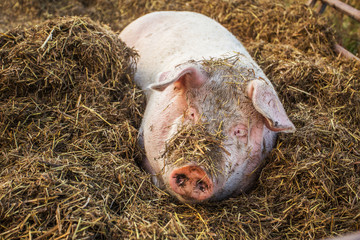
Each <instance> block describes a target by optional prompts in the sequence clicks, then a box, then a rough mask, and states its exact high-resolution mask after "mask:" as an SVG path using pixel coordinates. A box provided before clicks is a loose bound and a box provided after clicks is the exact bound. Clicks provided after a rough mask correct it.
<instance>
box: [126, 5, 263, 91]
mask: <svg viewBox="0 0 360 240" xmlns="http://www.w3.org/2000/svg"><path fill="white" fill-rule="evenodd" d="M120 38H121V39H122V40H123V41H125V43H126V44H127V45H129V46H130V47H134V48H135V49H136V50H137V51H138V53H139V55H140V59H139V60H138V63H137V72H136V74H135V82H136V83H137V84H138V85H139V86H140V87H141V88H142V89H146V88H147V87H148V86H149V85H150V84H151V83H154V82H155V81H156V80H157V77H158V74H159V73H161V72H165V71H171V70H173V69H174V67H175V66H177V65H179V64H182V63H184V62H188V61H190V60H195V61H198V60H203V59H212V58H226V57H229V56H233V55H234V54H237V53H240V57H243V61H242V64H243V67H248V68H251V69H254V71H255V72H259V74H260V75H259V77H262V78H265V79H266V77H265V75H264V74H263V73H262V71H261V70H260V68H259V67H258V66H257V65H256V63H255V62H254V61H253V60H252V59H251V57H250V55H249V53H248V52H247V51H246V49H245V48H244V47H243V45H242V44H241V43H240V42H239V40H237V39H236V38H235V36H234V35H232V34H231V33H230V32H229V31H228V30H226V29H225V28H224V27H223V26H221V25H220V24H219V23H217V22H216V21H214V20H213V19H211V18H209V17H206V16H204V15H201V14H199V13H194V12H166V11H165V12H153V13H150V14H147V15H145V16H143V17H141V18H139V19H137V20H135V21H134V22H132V23H131V24H130V25H128V26H127V27H126V28H125V29H124V30H123V31H122V32H121V33H120Z"/></svg>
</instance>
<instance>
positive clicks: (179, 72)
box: [149, 66, 207, 91]
mask: <svg viewBox="0 0 360 240" xmlns="http://www.w3.org/2000/svg"><path fill="white" fill-rule="evenodd" d="M206 79H207V77H206V76H205V75H204V73H202V71H201V70H200V69H199V68H198V67H197V66H190V67H186V68H181V69H175V70H174V71H169V72H162V73H159V74H158V80H157V82H156V83H153V84H150V86H149V88H150V89H153V90H157V91H163V90H165V89H166V88H167V87H168V86H170V85H171V84H174V85H175V86H176V87H177V88H199V87H201V86H202V85H203V84H204V83H205V81H206Z"/></svg>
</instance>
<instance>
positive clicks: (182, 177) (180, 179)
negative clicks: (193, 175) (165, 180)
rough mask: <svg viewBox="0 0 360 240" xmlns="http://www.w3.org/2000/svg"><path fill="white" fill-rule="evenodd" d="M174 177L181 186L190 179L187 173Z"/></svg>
mask: <svg viewBox="0 0 360 240" xmlns="http://www.w3.org/2000/svg"><path fill="white" fill-rule="evenodd" d="M174 178H176V180H175V181H176V184H177V185H179V186H180V187H183V186H185V182H186V181H187V180H189V179H188V178H187V177H186V175H185V174H177V175H176V176H175V177H174Z"/></svg>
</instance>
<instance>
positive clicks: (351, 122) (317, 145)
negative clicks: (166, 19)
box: [0, 0, 360, 239]
mask: <svg viewBox="0 0 360 240" xmlns="http://www.w3.org/2000/svg"><path fill="white" fill-rule="evenodd" d="M5 2H6V1H5ZM15 2H17V1H15ZM19 2H20V1H19ZM26 2H27V3H29V5H31V1H30V2H29V1H26ZM49 2H52V1H42V3H43V4H45V6H48V7H51V4H49ZM60 2H63V3H64V4H68V3H69V2H67V1H60ZM83 2H85V1H72V5H71V6H77V5H78V6H81V7H82V8H83V12H82V13H80V14H84V15H89V16H91V17H92V18H93V19H96V20H99V21H102V22H103V23H107V24H109V25H110V26H111V27H112V28H113V29H115V30H120V29H121V28H122V27H123V26H124V25H126V24H127V23H128V22H130V21H131V20H133V19H135V18H136V17H138V16H140V15H142V14H144V13H147V12H150V11H154V10H192V11H198V12H202V13H204V14H206V15H208V16H211V17H213V18H215V19H217V20H218V21H220V22H221V23H222V24H223V25H225V26H226V27H227V28H228V29H230V30H231V31H232V32H233V33H234V34H235V35H236V36H237V37H239V38H240V39H242V40H243V42H244V44H245V45H246V47H247V48H248V49H249V51H250V52H251V54H252V55H253V56H254V58H255V59H256V60H257V61H258V62H259V63H260V65H261V66H262V68H263V69H264V70H265V72H266V74H267V75H268V76H269V78H270V79H271V80H272V82H273V83H274V85H275V87H276V89H277V91H278V93H279V95H280V98H281V99H282V100H283V102H284V105H285V108H286V110H287V112H288V113H289V116H290V118H291V119H292V120H293V122H294V123H295V125H296V127H297V132H296V133H295V134H292V135H289V134H281V135H280V137H279V141H278V144H277V146H276V148H275V149H274V151H273V152H272V154H271V155H270V156H269V158H268V164H267V165H266V166H265V168H264V169H263V171H262V172H261V175H260V178H259V183H258V185H257V186H256V188H255V189H254V190H253V191H252V192H250V193H249V194H244V195H241V196H239V197H237V198H233V199H229V200H226V201H222V202H220V203H209V204H206V205H192V206H191V205H187V204H180V203H178V202H176V201H175V200H174V199H173V198H171V197H169V196H168V195H167V194H166V193H164V192H162V191H160V190H159V189H157V188H155V187H154V186H153V185H152V184H151V183H150V181H149V177H148V175H147V174H145V173H144V172H141V171H140V170H139V169H138V168H137V166H136V165H135V163H134V158H135V159H136V156H134V155H136V152H137V151H136V150H135V147H134V144H135V136H136V129H135V128H136V127H137V126H138V124H139V121H140V118H139V116H140V115H139V111H140V112H141V108H139V107H140V104H141V102H142V101H141V97H140V95H139V92H138V91H137V90H136V89H134V88H133V86H132V84H131V82H130V81H129V78H128V77H126V75H129V76H130V77H131V71H130V72H129V71H128V70H129V68H128V67H129V65H128V63H129V57H130V56H133V55H132V54H133V53H130V52H129V50H128V49H127V48H125V46H123V45H122V44H121V42H119V41H118V40H116V38H115V37H114V35H113V34H112V33H111V32H110V31H109V30H107V29H104V28H101V27H99V26H98V25H97V24H95V23H93V22H91V21H90V20H89V19H85V20H84V19H67V20H66V19H64V20H56V21H55V20H54V21H53V22H48V23H46V24H43V25H41V26H39V27H37V28H36V27H35V28H33V29H28V30H12V31H10V32H8V33H6V35H7V36H2V37H1V38H0V42H1V44H0V48H1V50H0V54H1V63H2V66H1V72H0V81H1V87H0V91H1V98H0V100H1V125H0V126H1V128H0V129H1V131H0V133H1V140H0V142H1V150H2V152H3V153H2V155H1V157H0V159H1V160H0V164H1V168H0V169H1V173H0V176H1V182H0V203H1V204H0V232H1V233H0V238H4V239H15V238H16V239H18V238H37V237H39V238H52V239H56V238H76V239H80V238H85V239H88V238H99V239H118V238H130V239H134V238H168V239H179V238H181V239H186V238H190V239H193V238H198V239H209V238H210V239H230V238H234V239H318V238H322V237H326V236H330V235H339V234H343V233H346V232H351V231H355V230H359V229H360V214H359V213H360V204H359V200H360V199H359V198H360V151H359V149H360V132H359V131H360V130H359V129H360V128H359V126H360V92H359V89H360V85H359V79H360V66H359V64H358V63H355V62H352V61H350V60H346V59H342V58H338V57H337V56H336V55H335V54H334V52H333V50H332V44H333V42H334V32H333V30H331V28H330V27H328V25H327V24H326V23H325V22H324V21H323V20H322V19H319V18H317V17H316V16H315V15H314V14H313V12H312V11H311V10H310V9H308V8H307V7H306V6H304V5H300V4H295V5H291V6H289V7H285V6H284V5H283V4H282V2H280V1H267V0H254V1H245V0H239V1H220V0H218V1H206V0H200V1H199V0H197V1H156V0H152V1H151V0H147V1H145V0H144V1H102V0H97V1H96V0H93V1H90V2H88V3H86V4H85V3H83ZM104 2H108V3H107V4H105V3H104ZM109 4H111V5H112V6H113V8H111V9H109V8H108V6H109ZM32 6H34V8H36V6H37V5H32ZM42 6H44V5H42ZM68 6H70V5H64V6H63V8H58V9H59V11H54V12H53V15H52V16H50V15H48V14H47V12H49V11H45V10H43V8H41V10H39V9H36V10H37V11H39V12H38V13H40V14H34V15H33V16H36V18H34V19H32V20H33V21H40V20H43V19H46V18H48V17H53V16H59V15H61V14H66V9H69V7H68ZM64 9H65V10H64ZM94 9H96V10H94ZM69 12H70V13H69V14H72V12H71V11H69ZM110 12H112V13H113V14H112V15H107V13H110ZM14 15H15V14H14ZM18 15H19V14H18ZM106 15H107V16H106ZM112 16H121V17H120V18H118V19H117V20H116V21H115V20H114V19H112V18H111V17H112ZM61 24H64V27H61V31H60V30H59V29H58V28H57V27H56V26H60V25H61ZM84 25H86V26H87V27H86V28H83V27H79V28H76V27H74V28H72V30H71V31H70V29H71V26H84ZM2 27H3V29H8V28H6V27H4V26H2ZM36 29H37V30H36ZM53 29H55V30H54V32H53V34H54V35H53V39H52V40H49V41H48V42H47V44H45V46H44V48H43V49H41V46H42V44H43V43H44V42H45V40H46V38H47V37H48V36H49V34H50V33H51V31H52V30H53ZM75 29H78V31H75ZM70 32H71V34H70ZM81 32H85V33H86V32H87V35H86V34H85V35H86V36H82V37H81V38H79V37H76V35H77V34H80V33H81ZM35 33H37V34H35ZM55 33H56V34H55ZM56 36H60V38H62V39H63V40H66V39H69V40H70V37H69V36H73V38H72V41H69V40H67V42H66V43H65V42H59V41H60V39H59V40H56V38H55V37H56ZM61 36H62V37H61ZM90 36H91V37H90ZM100 36H102V37H100ZM103 36H107V37H105V38H104V37H103ZM111 36H112V37H111ZM82 39H84V42H83V40H82ZM104 39H108V40H107V42H106V43H105V44H103V45H101V46H102V47H103V48H100V49H98V50H96V49H97V48H95V49H93V50H91V51H90V49H92V48H91V47H92V46H94V45H97V44H100V43H101V42H102V41H103V40H104ZM73 41H75V42H76V41H77V43H76V44H73V45H71V42H73ZM56 42H58V43H59V44H56ZM109 46H111V47H109ZM62 47H64V50H65V49H66V50H67V49H69V50H67V51H65V52H62V51H61V49H62ZM81 47H83V48H82V50H81V51H77V49H78V48H81ZM88 48H90V49H89V52H87V49H88ZM52 49H53V50H54V51H53V50H52ZM110 49H111V51H109V50H110ZM114 49H117V50H114ZM59 50H60V51H59ZM73 51H74V53H73ZM63 53H66V54H65V55H63ZM102 53H104V54H105V55H102V56H101V57H99V58H94V59H92V58H93V57H94V54H95V55H96V54H102ZM112 54H115V56H114V55H112ZM9 56H11V58H10V57H9ZM110 56H114V58H112V57H110ZM124 56H127V57H124ZM82 59H83V60H84V61H82ZM85 59H86V60H85ZM109 59H110V60H109ZM111 59H112V60H111ZM119 59H122V60H119ZM119 61H120V62H119ZM62 62H63V65H61V64H60V63H62ZM103 62H104V63H105V64H104V65H102V67H97V66H98V65H97V64H99V63H103ZM52 63H53V64H52ZM89 63H90V64H89ZM33 69H34V70H33ZM59 69H60V70H59ZM105 69H107V70H105ZM116 69H117V71H115V70H116ZM125 69H128V70H125ZM130 69H131V68H130ZM49 70H51V71H50V72H49ZM90 70H91V71H93V72H91V71H90ZM120 70H121V71H120ZM119 72H120V73H119ZM5 73H6V74H5ZM56 76H61V77H59V78H57V77H56ZM15 83H16V84H15ZM7 86H8V87H7ZM120 89H121V90H120ZM125 106H126V107H125ZM127 106H132V107H131V108H130V109H128V108H127ZM134 152H135V153H134Z"/></svg>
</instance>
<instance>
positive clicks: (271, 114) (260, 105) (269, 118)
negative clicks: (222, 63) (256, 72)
mask: <svg viewBox="0 0 360 240" xmlns="http://www.w3.org/2000/svg"><path fill="white" fill-rule="evenodd" d="M247 94H248V96H249V98H250V99H251V100H252V103H253V105H254V107H255V109H256V110H257V111H258V112H259V113H261V115H263V116H264V117H265V119H266V122H265V125H266V127H267V128H269V129H270V130H272V131H275V132H294V131H295V126H294V124H293V123H292V122H291V121H290V120H289V118H288V116H287V115H286V112H285V110H284V107H283V105H282V104H281V102H280V100H279V97H278V96H277V94H276V92H275V90H274V88H273V87H272V86H271V85H269V84H267V83H266V82H265V81H261V80H253V81H251V82H250V83H249V84H248V86H247Z"/></svg>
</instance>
